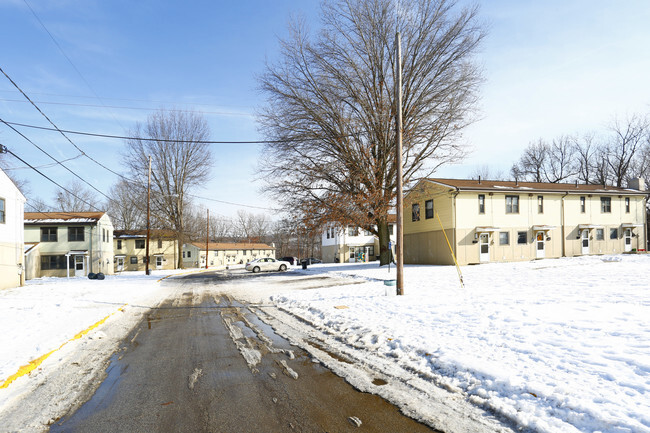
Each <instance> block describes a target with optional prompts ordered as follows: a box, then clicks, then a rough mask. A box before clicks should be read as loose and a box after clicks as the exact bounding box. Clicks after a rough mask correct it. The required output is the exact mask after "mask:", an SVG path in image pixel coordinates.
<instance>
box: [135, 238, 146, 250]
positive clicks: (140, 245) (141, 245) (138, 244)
mask: <svg viewBox="0 0 650 433" xmlns="http://www.w3.org/2000/svg"><path fill="white" fill-rule="evenodd" d="M135 247H136V248H137V249H139V250H141V249H143V248H144V239H136V240H135Z"/></svg>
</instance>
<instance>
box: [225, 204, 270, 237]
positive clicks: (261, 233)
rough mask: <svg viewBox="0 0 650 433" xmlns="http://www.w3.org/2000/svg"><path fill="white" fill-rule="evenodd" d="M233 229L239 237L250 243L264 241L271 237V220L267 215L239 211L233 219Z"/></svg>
mask: <svg viewBox="0 0 650 433" xmlns="http://www.w3.org/2000/svg"><path fill="white" fill-rule="evenodd" d="M233 229H234V232H235V234H236V235H237V236H239V237H240V238H244V239H246V240H247V241H248V242H253V241H263V240H265V239H266V238H267V237H269V235H270V232H271V220H270V219H269V217H268V216H267V215H265V214H253V213H250V212H247V211H245V210H238V211H237V215H236V216H235V218H234V219H233Z"/></svg>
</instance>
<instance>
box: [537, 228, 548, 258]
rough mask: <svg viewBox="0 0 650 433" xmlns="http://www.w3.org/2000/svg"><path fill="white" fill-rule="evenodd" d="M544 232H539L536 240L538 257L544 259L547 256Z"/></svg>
mask: <svg viewBox="0 0 650 433" xmlns="http://www.w3.org/2000/svg"><path fill="white" fill-rule="evenodd" d="M544 243H545V242H544V232H537V240H536V241H535V247H536V248H535V249H536V250H537V252H536V257H537V258H538V259H543V258H544V257H546V250H545V249H544Z"/></svg>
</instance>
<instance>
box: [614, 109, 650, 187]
mask: <svg viewBox="0 0 650 433" xmlns="http://www.w3.org/2000/svg"><path fill="white" fill-rule="evenodd" d="M648 129H649V123H648V119H647V118H646V117H641V116H632V117H630V118H628V119H627V120H626V121H625V122H620V121H619V120H618V119H617V120H615V121H614V122H613V123H612V125H611V126H610V131H611V132H612V137H611V139H610V140H609V142H608V143H607V145H606V146H605V147H604V149H603V151H604V152H603V153H604V154H603V157H604V160H605V161H606V163H607V168H608V170H609V171H610V175H611V180H612V183H613V184H614V185H615V186H618V187H621V186H623V185H624V182H625V181H626V180H627V176H628V171H629V170H630V168H631V167H633V161H634V158H635V156H637V153H638V152H639V151H640V150H641V149H642V147H643V145H644V144H645V143H646V142H647V136H648Z"/></svg>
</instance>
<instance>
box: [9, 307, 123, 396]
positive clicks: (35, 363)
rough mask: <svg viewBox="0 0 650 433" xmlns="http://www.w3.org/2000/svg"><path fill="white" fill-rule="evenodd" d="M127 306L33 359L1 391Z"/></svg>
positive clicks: (13, 375) (11, 377) (12, 376)
mask: <svg viewBox="0 0 650 433" xmlns="http://www.w3.org/2000/svg"><path fill="white" fill-rule="evenodd" d="M127 305H128V304H124V305H122V306H121V307H120V308H118V309H117V311H114V312H112V313H111V314H109V315H108V316H106V317H104V318H103V319H102V320H100V321H99V322H97V323H95V324H93V325H90V326H89V327H88V328H86V329H84V330H83V331H81V332H79V333H78V334H77V335H75V336H74V337H72V338H71V339H69V340H68V341H66V342H65V343H63V344H62V345H60V346H59V347H58V348H56V349H54V350H51V351H50V352H48V353H46V354H45V355H42V356H40V357H38V358H36V359H33V360H31V361H29V363H27V364H25V365H23V366H22V367H20V368H19V369H18V371H17V372H16V373H14V374H12V375H11V376H9V377H8V378H7V379H6V380H5V381H4V382H3V383H2V385H0V389H3V388H7V387H8V386H9V385H11V382H13V381H14V380H16V379H18V378H19V377H22V376H24V375H26V374H29V373H31V372H32V371H33V370H35V369H36V368H37V367H38V366H39V365H41V364H42V363H43V361H45V360H46V359H47V358H49V357H50V355H52V354H53V353H54V352H56V351H58V350H60V349H61V348H62V347H63V346H65V345H66V344H68V343H69V342H71V341H74V340H78V339H80V338H81V337H83V336H84V335H86V334H87V333H89V332H90V331H92V330H93V329H95V328H97V327H98V326H99V325H101V324H103V323H104V322H106V321H107V320H108V318H109V317H111V316H112V315H113V314H115V313H117V312H118V311H124V307H126V306H127Z"/></svg>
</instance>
